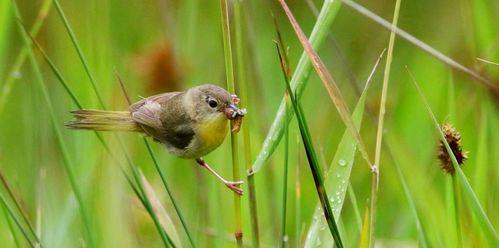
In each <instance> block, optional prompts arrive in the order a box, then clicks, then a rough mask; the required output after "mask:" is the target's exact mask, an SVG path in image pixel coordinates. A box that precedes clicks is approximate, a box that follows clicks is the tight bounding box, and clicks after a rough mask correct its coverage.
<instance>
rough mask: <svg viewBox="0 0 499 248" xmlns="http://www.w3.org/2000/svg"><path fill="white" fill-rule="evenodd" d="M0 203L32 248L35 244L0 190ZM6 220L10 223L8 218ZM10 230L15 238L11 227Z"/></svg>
mask: <svg viewBox="0 0 499 248" xmlns="http://www.w3.org/2000/svg"><path fill="white" fill-rule="evenodd" d="M0 203H1V204H2V209H4V210H5V211H6V212H7V213H8V214H9V216H10V217H11V218H12V220H14V223H16V226H17V227H18V228H19V230H20V231H21V233H22V234H23V236H24V238H25V239H26V241H27V242H28V244H29V246H30V247H32V248H34V247H35V245H34V242H33V240H31V238H30V237H29V234H28V230H26V228H25V227H23V226H22V224H21V222H20V220H19V219H18V218H17V217H16V215H15V214H14V212H13V211H12V209H10V207H9V206H8V205H7V202H6V201H5V198H4V196H3V194H2V193H1V192H0ZM8 221H9V223H10V220H8ZM9 227H10V224H9ZM11 230H12V235H14V238H15V233H14V230H13V229H11ZM16 243H17V242H16Z"/></svg>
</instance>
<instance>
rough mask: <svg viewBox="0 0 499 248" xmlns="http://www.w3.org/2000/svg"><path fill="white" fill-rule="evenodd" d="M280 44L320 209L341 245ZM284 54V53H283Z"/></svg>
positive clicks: (317, 161) (284, 71)
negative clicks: (292, 89)
mask: <svg viewBox="0 0 499 248" xmlns="http://www.w3.org/2000/svg"><path fill="white" fill-rule="evenodd" d="M281 45H282V44H279V43H277V44H276V47H277V52H278V54H279V61H280V64H281V69H282V73H283V76H284V81H285V83H286V89H287V91H288V92H289V96H290V98H291V103H292V106H293V110H294V111H295V114H296V117H297V121H298V126H299V128H300V134H301V138H302V141H303V145H304V147H305V153H306V154H307V159H308V163H309V166H310V170H311V171H312V175H313V178H314V183H315V188H316V190H317V194H318V195H319V199H320V202H321V206H322V210H323V212H324V217H325V218H326V221H327V224H328V227H329V231H330V232H331V235H332V236H333V238H334V242H335V244H336V246H337V247H340V248H341V247H343V243H342V241H341V236H340V232H339V230H338V226H337V224H336V221H335V218H334V214H333V211H332V210H331V205H330V203H329V197H328V195H327V192H326V189H325V186H324V177H323V175H322V169H321V168H320V164H319V160H318V158H317V153H316V152H315V149H314V146H313V143H312V138H311V136H310V131H309V128H308V125H307V121H306V119H305V114H304V112H303V109H302V108H301V104H300V103H299V102H298V100H297V99H296V96H295V95H294V93H293V92H292V91H291V85H290V83H289V79H288V76H287V73H288V71H289V70H288V67H287V65H286V64H285V61H287V59H284V58H283V54H285V53H283V48H282V46H281ZM284 56H285V55H284Z"/></svg>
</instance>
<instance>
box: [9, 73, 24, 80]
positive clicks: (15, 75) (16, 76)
mask: <svg viewBox="0 0 499 248" xmlns="http://www.w3.org/2000/svg"><path fill="white" fill-rule="evenodd" d="M22 76H23V74H22V73H21V72H20V71H15V72H14V73H12V77H14V78H15V79H20V78H21V77H22Z"/></svg>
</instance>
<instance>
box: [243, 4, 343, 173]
mask: <svg viewBox="0 0 499 248" xmlns="http://www.w3.org/2000/svg"><path fill="white" fill-rule="evenodd" d="M340 6H341V1H336V0H335V1H331V0H327V1H324V3H323V5H322V9H321V11H320V13H319V17H318V18H317V21H316V23H315V25H314V28H313V30H312V33H311V35H310V38H309V41H310V44H311V45H312V47H313V48H314V49H316V50H317V49H318V48H319V47H320V46H321V45H322V43H324V40H325V39H326V36H327V33H328V32H329V30H330V28H331V24H332V22H333V20H334V18H335V17H336V14H337V13H338V10H339V9H340ZM311 70H312V63H311V62H310V60H309V58H308V55H307V53H306V52H303V53H302V54H301V56H300V60H299V61H298V65H297V66H296V69H295V71H294V74H293V76H292V77H291V79H290V85H291V89H292V90H293V93H294V94H295V95H296V96H297V97H298V98H300V97H301V95H302V94H303V91H304V89H305V86H306V84H307V80H308V77H309V75H310V71H311ZM285 107H286V104H285V100H284V98H283V100H282V101H281V105H280V106H279V109H278V110H277V113H276V115H275V118H274V121H273V123H272V125H271V127H270V130H269V132H268V133H267V137H265V141H264V142H263V144H262V148H261V149H260V152H259V153H258V156H257V157H256V160H255V162H254V163H253V169H252V173H256V172H258V171H259V170H260V169H261V168H262V167H263V166H264V165H265V164H266V162H267V160H268V159H269V158H270V156H271V155H272V154H273V153H274V151H275V149H276V147H277V145H278V144H279V141H280V139H281V138H282V135H283V133H284V132H283V130H284V129H283V127H284V122H285V121H287V122H289V121H290V120H291V118H292V116H293V114H294V112H292V111H291V112H290V115H289V116H290V117H289V118H288V119H287V120H286V119H284V116H285V112H286V108H285Z"/></svg>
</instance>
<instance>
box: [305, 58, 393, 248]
mask: <svg viewBox="0 0 499 248" xmlns="http://www.w3.org/2000/svg"><path fill="white" fill-rule="evenodd" d="M384 52H385V51H384V50H383V52H381V54H380V56H379V57H378V59H377V61H376V63H375V64H374V66H373V68H372V70H371V72H370V74H369V76H368V77H367V80H366V83H365V86H364V90H363V91H362V93H361V96H360V98H359V100H358V101H357V105H356V106H355V109H354V112H353V114H352V120H353V121H354V124H355V127H356V128H357V129H360V127H361V125H362V119H363V116H364V109H365V101H366V95H367V90H368V89H369V85H370V82H371V79H372V78H373V76H374V73H375V72H376V69H377V67H378V64H379V62H380V60H381V58H382V56H383V54H384ZM356 144H357V143H356V141H355V138H354V137H353V136H352V135H351V134H350V132H349V131H348V130H345V132H344V133H343V136H342V138H341V140H340V143H339V144H338V148H337V149H336V153H335V155H334V158H333V160H332V161H331V163H330V166H329V168H328V169H327V174H326V178H325V182H324V184H325V187H326V189H327V190H328V191H329V192H335V194H334V196H333V197H332V198H331V199H330V201H331V205H332V208H333V215H334V217H335V219H339V218H340V214H341V210H342V208H343V204H344V202H345V197H346V191H347V188H348V185H349V183H350V175H351V171H352V168H353V164H354V160H355V153H356V151H357V146H356ZM353 198H355V196H354V197H353ZM354 211H355V210H354ZM357 211H358V210H357ZM359 215H360V214H359ZM320 217H321V212H320V211H319V210H316V211H315V213H314V218H313V221H312V224H311V225H310V228H309V230H308V233H307V238H306V240H305V247H315V246H316V244H318V243H320V244H322V245H323V246H325V247H328V246H330V245H332V242H331V239H329V237H326V236H325V235H324V232H323V231H321V230H323V229H324V228H323V226H324V222H323V219H322V218H320Z"/></svg>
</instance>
